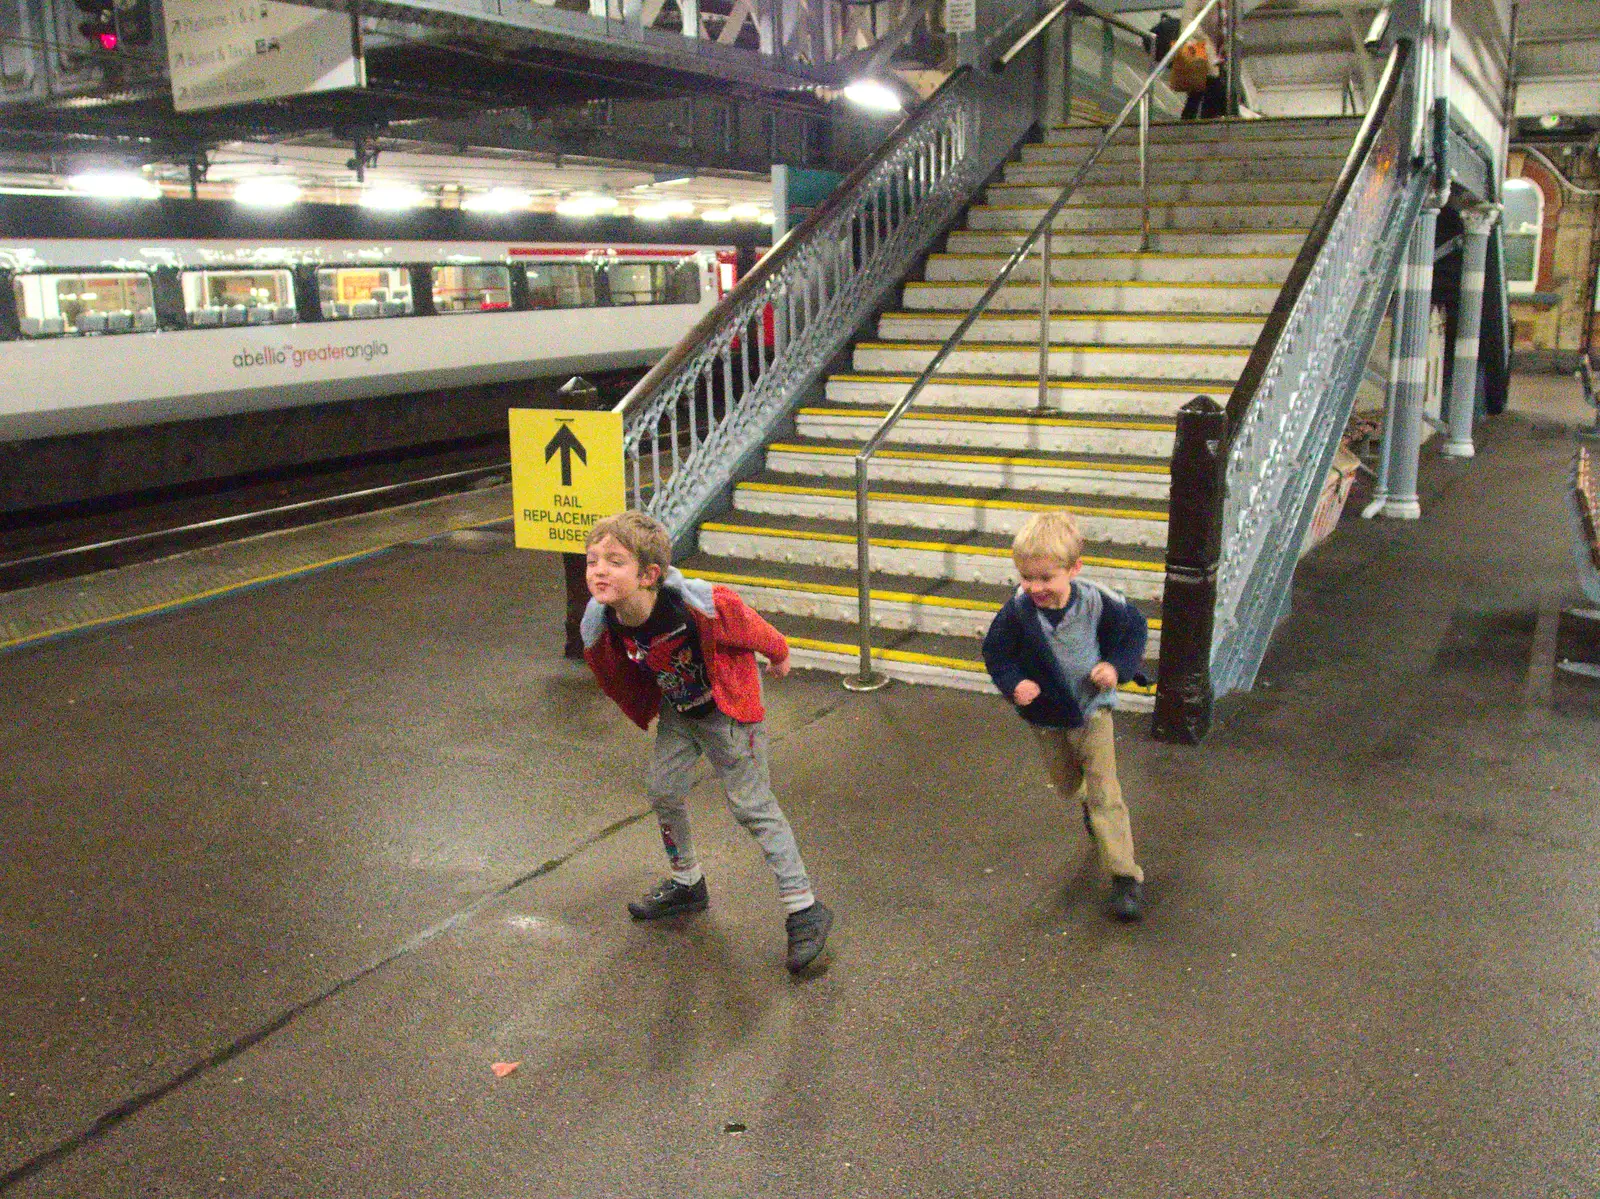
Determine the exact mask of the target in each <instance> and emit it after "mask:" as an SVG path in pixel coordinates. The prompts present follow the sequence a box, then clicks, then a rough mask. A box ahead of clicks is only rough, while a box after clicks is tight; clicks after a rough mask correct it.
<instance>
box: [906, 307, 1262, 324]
mask: <svg viewBox="0 0 1600 1199" xmlns="http://www.w3.org/2000/svg"><path fill="white" fill-rule="evenodd" d="M879 319H880V320H885V321H928V320H935V321H953V320H955V319H957V314H956V313H953V312H885V313H883V315H882V316H881V317H879ZM978 319H979V320H980V321H1032V322H1033V323H1034V324H1038V323H1039V313H1038V312H1037V311H1034V312H985V313H984V314H983V315H982V316H980V317H979V318H978ZM1050 320H1051V322H1052V323H1054V322H1056V321H1147V322H1148V321H1171V322H1184V323H1188V324H1194V325H1209V324H1216V325H1264V324H1266V322H1267V314H1266V313H1264V312H1263V313H1261V314H1260V315H1259V316H1258V315H1256V314H1254V313H1249V312H1238V313H1236V312H1216V313H1209V312H1198V313H1196V312H1061V311H1058V310H1056V309H1054V308H1052V309H1051V310H1050Z"/></svg>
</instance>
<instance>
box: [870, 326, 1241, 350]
mask: <svg viewBox="0 0 1600 1199" xmlns="http://www.w3.org/2000/svg"><path fill="white" fill-rule="evenodd" d="M1036 319H1037V318H1036ZM942 344H943V343H942V342H937V341H858V342H856V347H855V348H856V349H858V350H927V351H930V352H931V351H933V350H937V349H939V347H940V346H941V345H942ZM963 348H964V349H968V350H1022V351H1026V352H1027V353H1030V354H1037V353H1038V352H1039V347H1038V346H1032V345H1029V344H1028V343H1027V342H1024V341H969V342H966V343H964V345H963ZM1050 348H1051V349H1052V350H1066V351H1069V352H1071V353H1074V354H1233V355H1240V354H1243V355H1246V356H1248V355H1249V353H1250V348H1251V347H1249V346H1080V345H1073V344H1072V343H1071V342H1060V341H1053V342H1051V343H1050Z"/></svg>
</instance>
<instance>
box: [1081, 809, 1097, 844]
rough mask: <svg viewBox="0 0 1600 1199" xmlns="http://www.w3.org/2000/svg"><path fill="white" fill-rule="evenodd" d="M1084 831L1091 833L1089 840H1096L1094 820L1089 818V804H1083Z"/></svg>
mask: <svg viewBox="0 0 1600 1199" xmlns="http://www.w3.org/2000/svg"><path fill="white" fill-rule="evenodd" d="M1083 831H1084V832H1086V833H1088V834H1089V840H1091V841H1093V840H1094V821H1092V820H1090V819H1089V805H1088V804H1084V805H1083Z"/></svg>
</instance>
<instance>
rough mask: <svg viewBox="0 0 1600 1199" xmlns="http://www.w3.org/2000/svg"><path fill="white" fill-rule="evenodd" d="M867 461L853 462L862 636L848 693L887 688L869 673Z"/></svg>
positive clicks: (883, 680)
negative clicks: (857, 660) (854, 463)
mask: <svg viewBox="0 0 1600 1199" xmlns="http://www.w3.org/2000/svg"><path fill="white" fill-rule="evenodd" d="M868 469H869V463H868V460H867V459H866V458H857V459H856V621H857V625H858V631H859V633H860V636H861V640H860V649H861V659H860V662H859V663H858V665H857V669H856V675H855V677H854V678H851V677H850V676H849V675H846V676H845V679H844V685H845V689H846V690H847V691H876V690H878V689H879V688H880V687H886V686H888V684H889V676H888V675H883V674H878V673H876V672H875V671H874V670H873V669H872V542H871V540H870V539H869V534H868V519H867V471H868Z"/></svg>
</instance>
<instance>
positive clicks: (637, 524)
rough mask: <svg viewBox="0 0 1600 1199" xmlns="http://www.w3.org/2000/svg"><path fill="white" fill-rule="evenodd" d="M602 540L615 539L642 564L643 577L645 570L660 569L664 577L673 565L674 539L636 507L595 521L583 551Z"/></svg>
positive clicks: (659, 523) (660, 525) (653, 518)
mask: <svg viewBox="0 0 1600 1199" xmlns="http://www.w3.org/2000/svg"><path fill="white" fill-rule="evenodd" d="M602 537H610V538H613V539H614V540H615V541H616V543H617V544H618V545H620V546H621V547H622V548H623V549H625V550H627V551H628V552H629V553H630V554H632V555H633V556H634V559H635V560H636V561H637V562H638V563H639V573H640V574H643V573H644V571H645V568H646V567H650V566H659V567H660V568H661V573H662V575H665V574H666V573H667V568H668V567H670V566H671V565H672V538H671V537H669V536H667V527H666V526H665V525H664V524H662V523H661V522H660V521H659V520H657V519H656V518H655V517H653V516H646V515H645V514H644V513H643V512H640V511H638V510H637V509H635V508H630V509H628V511H626V512H619V513H618V514H617V515H616V516H608V517H606V518H605V519H604V520H600V521H596V522H595V524H594V527H593V528H591V529H590V530H589V539H588V540H587V541H585V542H584V543H583V545H584V548H585V549H588V548H589V547H590V546H592V545H594V544H595V542H597V541H599V540H600V539H601V538H602Z"/></svg>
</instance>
